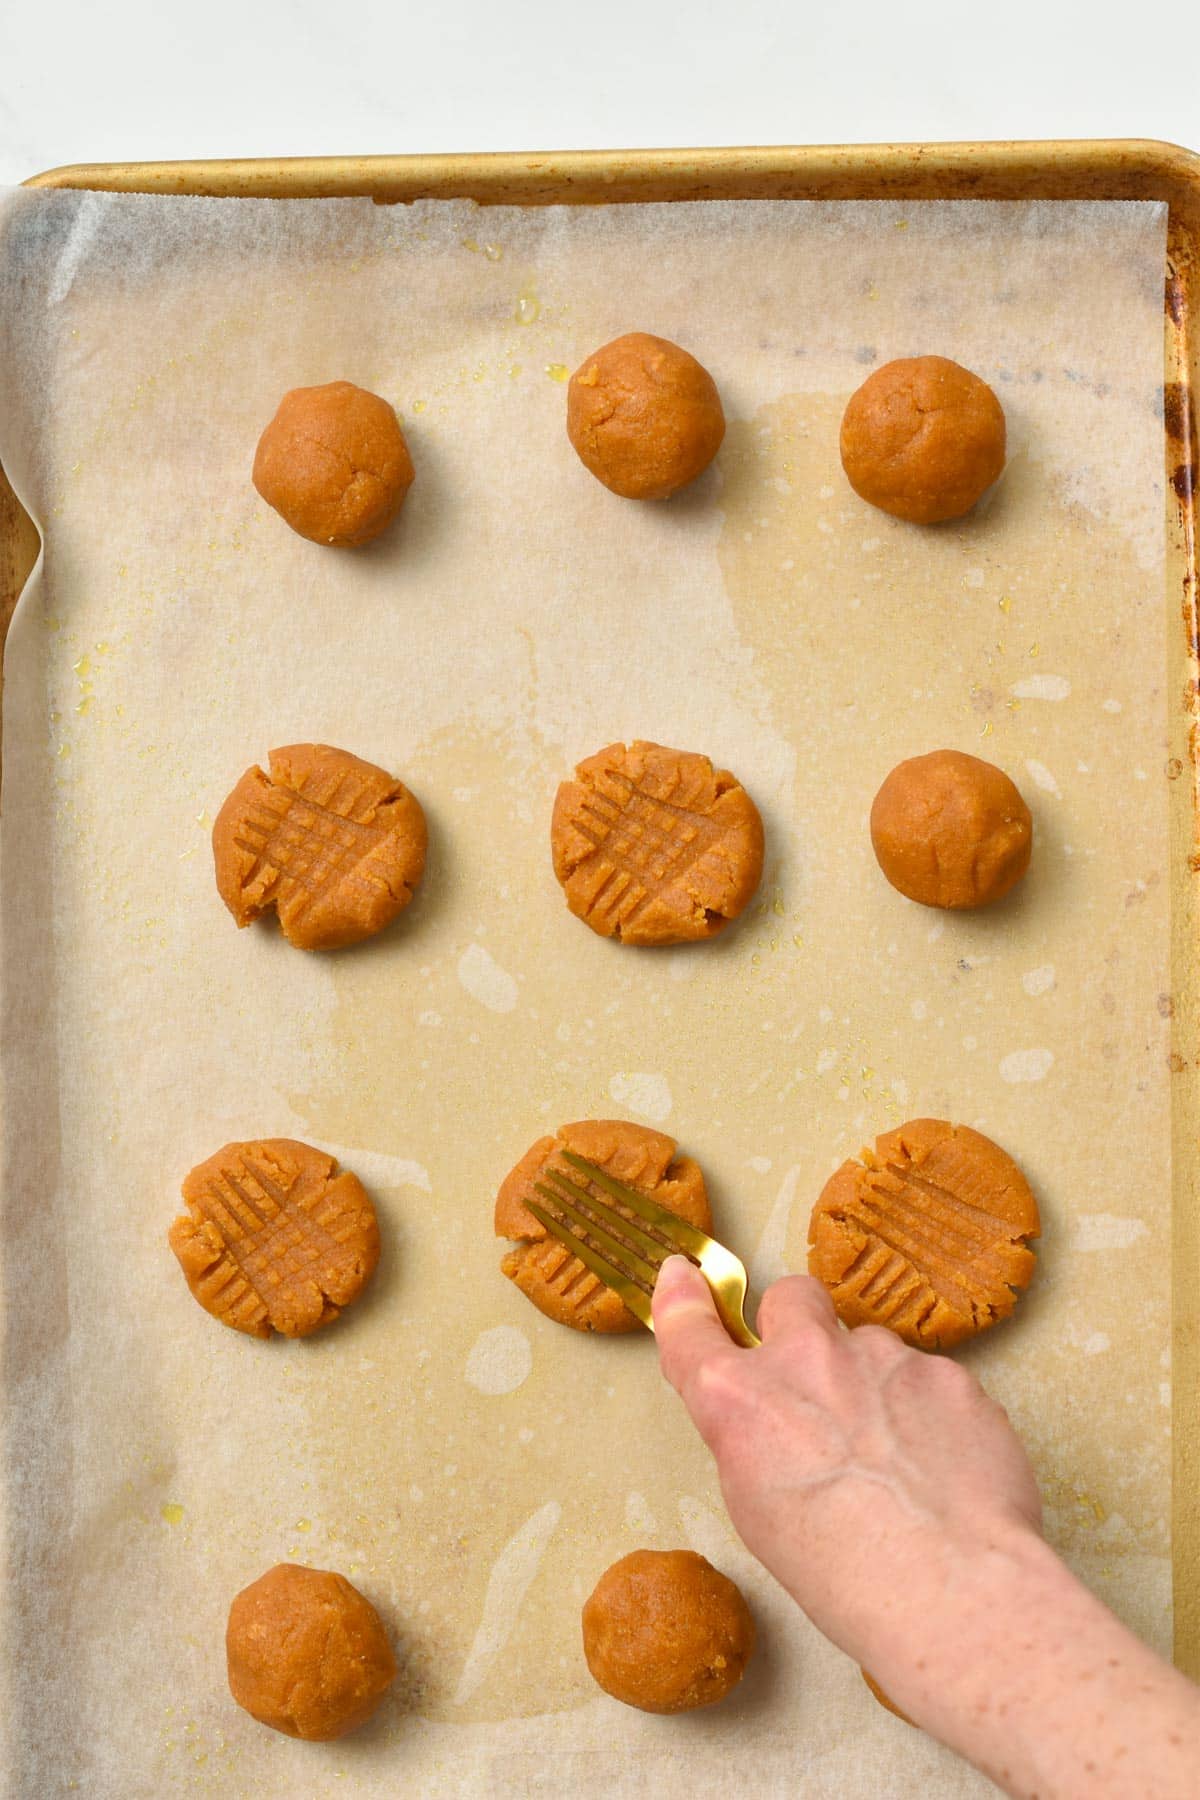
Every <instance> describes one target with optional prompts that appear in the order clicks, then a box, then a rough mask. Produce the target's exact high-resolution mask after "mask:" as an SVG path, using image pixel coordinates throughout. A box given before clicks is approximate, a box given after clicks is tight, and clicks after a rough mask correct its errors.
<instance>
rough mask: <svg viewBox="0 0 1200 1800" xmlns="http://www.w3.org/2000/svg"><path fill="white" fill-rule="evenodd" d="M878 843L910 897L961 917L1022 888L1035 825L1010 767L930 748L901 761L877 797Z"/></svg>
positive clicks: (883, 861) (874, 831)
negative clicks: (1011, 777) (1005, 768)
mask: <svg viewBox="0 0 1200 1800" xmlns="http://www.w3.org/2000/svg"><path fill="white" fill-rule="evenodd" d="M871 844H872V846H873V848H874V851H875V856H876V860H877V861H878V863H879V866H880V868H881V869H882V870H883V872H884V874H885V875H886V876H887V878H888V880H889V881H890V882H891V884H892V886H893V887H894V888H898V889H899V891H900V892H901V893H902V894H905V895H907V897H908V899H910V900H919V901H920V903H921V905H922V906H941V907H945V908H947V909H949V910H953V911H958V910H961V909H963V908H969V907H975V906H987V905H989V904H990V903H991V901H993V900H1000V899H1002V898H1003V897H1004V895H1005V894H1007V893H1008V892H1009V890H1010V889H1011V888H1014V887H1015V886H1016V885H1017V883H1018V881H1020V879H1021V877H1022V875H1024V873H1025V871H1026V869H1027V868H1028V867H1029V857H1030V853H1031V851H1032V849H1033V820H1032V819H1031V817H1030V815H1029V808H1028V807H1027V806H1026V804H1025V802H1024V800H1022V798H1021V796H1020V794H1019V793H1018V791H1017V789H1016V787H1015V786H1014V785H1013V783H1012V782H1011V781H1010V780H1009V778H1008V776H1007V775H1006V774H1005V773H1004V771H1003V769H998V768H996V766H995V764H994V763H989V762H983V761H981V759H980V758H979V757H978V756H967V755H965V754H964V753H963V751H961V750H931V751H930V752H929V754H928V755H927V756H912V757H909V759H908V761H907V762H902V763H897V765H896V767H895V768H894V769H893V770H892V772H891V774H890V775H889V776H888V778H887V780H886V781H885V782H884V784H883V786H882V787H881V788H880V790H879V792H878V793H877V794H876V796H875V801H874V804H873V805H872V807H871Z"/></svg>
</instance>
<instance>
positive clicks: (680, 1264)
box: [654, 1256, 692, 1293]
mask: <svg viewBox="0 0 1200 1800" xmlns="http://www.w3.org/2000/svg"><path fill="white" fill-rule="evenodd" d="M691 1268H692V1265H691V1263H690V1262H689V1261H688V1259H687V1257H686V1256H668V1258H667V1260H666V1262H665V1263H664V1264H663V1266H662V1268H661V1269H660V1270H659V1271H658V1280H657V1281H656V1282H655V1284H654V1285H655V1290H656V1291H660V1290H661V1291H662V1292H663V1293H667V1292H669V1291H670V1290H671V1289H672V1288H677V1287H684V1286H686V1285H687V1283H688V1282H689V1281H690V1280H691Z"/></svg>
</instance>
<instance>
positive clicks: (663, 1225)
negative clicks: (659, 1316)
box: [525, 1150, 762, 1350]
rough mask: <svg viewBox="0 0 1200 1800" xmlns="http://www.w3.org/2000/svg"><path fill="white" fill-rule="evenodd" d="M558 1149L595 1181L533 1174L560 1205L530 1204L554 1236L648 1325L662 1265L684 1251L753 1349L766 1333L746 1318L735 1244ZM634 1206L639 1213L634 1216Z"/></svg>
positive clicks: (735, 1331) (552, 1172) (732, 1329)
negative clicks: (719, 1240) (609, 1200)
mask: <svg viewBox="0 0 1200 1800" xmlns="http://www.w3.org/2000/svg"><path fill="white" fill-rule="evenodd" d="M559 1154H560V1155H561V1156H562V1159H563V1161H564V1162H566V1163H569V1164H570V1165H571V1167H572V1169H574V1170H575V1171H576V1172H577V1173H578V1174H579V1175H581V1176H582V1177H583V1179H584V1182H587V1183H590V1184H591V1186H590V1187H588V1186H583V1185H581V1184H580V1183H579V1182H577V1181H572V1180H571V1178H570V1176H568V1175H565V1174H564V1173H563V1172H562V1170H561V1169H558V1168H549V1169H545V1170H543V1179H542V1180H541V1181H535V1182H534V1184H533V1185H534V1191H535V1192H536V1193H539V1194H540V1195H541V1196H542V1198H543V1199H544V1200H546V1201H547V1202H549V1205H550V1206H552V1207H554V1208H555V1209H556V1210H554V1211H553V1212H552V1211H550V1210H549V1209H548V1207H543V1206H539V1205H538V1204H537V1202H536V1201H535V1200H527V1201H526V1203H525V1204H526V1205H527V1207H528V1208H529V1211H530V1212H531V1213H532V1214H533V1216H534V1218H535V1219H537V1220H538V1222H539V1223H540V1224H542V1225H544V1226H545V1228H546V1230H547V1231H548V1232H550V1234H551V1236H552V1237H556V1238H557V1239H558V1241H559V1243H560V1244H565V1245H566V1247H567V1249H568V1250H570V1251H571V1252H572V1253H573V1254H574V1255H575V1256H577V1257H578V1258H579V1260H580V1262H581V1263H583V1264H585V1265H586V1267H587V1268H589V1269H590V1270H591V1271H592V1274H593V1275H596V1276H598V1277H599V1279H600V1280H601V1281H602V1282H603V1283H604V1285H605V1287H609V1288H611V1289H612V1290H613V1293H614V1294H617V1295H618V1296H619V1297H620V1298H621V1299H622V1300H623V1301H624V1302H625V1304H626V1306H627V1307H628V1308H629V1310H630V1312H631V1313H633V1314H634V1316H635V1317H636V1318H639V1319H640V1320H641V1322H642V1324H643V1325H645V1326H647V1327H648V1328H649V1329H650V1330H651V1331H653V1330H654V1319H653V1316H652V1314H651V1311H650V1299H651V1296H652V1295H653V1293H654V1284H655V1282H656V1281H657V1280H658V1271H659V1270H660V1269H661V1267H662V1265H663V1263H664V1262H665V1261H666V1259H667V1257H668V1256H686V1257H687V1259H688V1261H689V1262H691V1263H694V1264H695V1265H696V1267H697V1268H698V1269H699V1271H700V1273H701V1274H702V1275H703V1277H704V1279H705V1280H706V1281H707V1283H708V1285H709V1287H710V1288H711V1289H712V1297H713V1300H714V1302H715V1304H716V1308H717V1312H718V1313H719V1314H720V1318H721V1323H722V1325H724V1327H725V1329H726V1331H727V1332H728V1333H729V1335H730V1337H731V1338H732V1339H733V1341H734V1343H735V1344H741V1345H742V1346H743V1347H744V1348H745V1349H747V1350H751V1349H753V1348H754V1347H755V1346H756V1345H757V1344H759V1343H760V1342H761V1341H762V1340H761V1339H760V1338H758V1337H756V1336H755V1334H754V1333H753V1332H752V1331H751V1329H750V1327H749V1326H748V1325H747V1323H746V1319H745V1315H744V1313H743V1310H742V1309H743V1307H744V1305H745V1301H746V1271H745V1269H744V1268H743V1266H742V1264H741V1263H740V1262H739V1261H738V1259H737V1257H736V1256H735V1255H734V1254H733V1252H732V1250H726V1248H725V1246H724V1244H718V1243H717V1242H716V1241H715V1239H713V1238H710V1237H708V1236H706V1234H705V1233H704V1232H703V1231H697V1229H696V1227H695V1226H694V1225H689V1224H688V1222H687V1220H686V1219H681V1218H679V1217H678V1216H677V1215H676V1214H675V1213H673V1212H670V1211H668V1209H667V1208H666V1207H665V1206H659V1205H658V1204H657V1203H656V1202H655V1201H653V1200H648V1199H647V1198H646V1196H645V1194H640V1193H639V1192H638V1190H637V1189H636V1188H631V1187H626V1185H625V1183H624V1182H622V1181H616V1180H614V1179H613V1177H612V1176H611V1175H608V1174H606V1173H605V1171H604V1170H603V1169H598V1168H597V1167H596V1165H595V1164H594V1163H590V1162H588V1161H587V1160H586V1159H585V1158H584V1157H582V1156H576V1154H575V1152H574V1151H573V1150H563V1151H560V1153H559ZM597 1188H598V1189H600V1190H602V1192H603V1193H605V1194H610V1195H611V1196H612V1198H613V1199H614V1200H616V1201H618V1202H619V1203H620V1206H621V1207H622V1208H624V1209H625V1210H623V1211H618V1210H617V1208H616V1207H613V1206H609V1205H608V1204H607V1202H606V1201H604V1200H602V1199H601V1198H600V1195H599V1194H598V1193H596V1192H595V1189H597ZM631 1213H632V1214H634V1215H635V1216H634V1217H632V1218H631V1217H630V1216H629V1215H630V1214H631Z"/></svg>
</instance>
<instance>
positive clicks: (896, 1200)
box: [808, 1119, 1040, 1350]
mask: <svg viewBox="0 0 1200 1800" xmlns="http://www.w3.org/2000/svg"><path fill="white" fill-rule="evenodd" d="M1039 1229H1040V1221H1039V1218H1038V1207H1037V1201H1036V1200H1035V1199H1034V1197H1033V1194H1032V1193H1031V1192H1030V1189H1029V1183H1028V1182H1027V1181H1026V1179H1025V1177H1024V1176H1023V1175H1022V1173H1021V1171H1020V1169H1018V1167H1017V1165H1016V1163H1015V1162H1014V1161H1013V1160H1012V1157H1011V1156H1008V1155H1007V1154H1006V1153H1005V1152H1004V1151H1003V1150H1001V1148H1000V1146H999V1145H998V1144H993V1143H992V1141H991V1139H990V1138H986V1137H984V1136H983V1135H982V1134H981V1133H980V1132H978V1131H972V1130H971V1129H970V1127H969V1126H967V1125H950V1124H947V1122H946V1121H945V1120H944V1119H913V1120H912V1121H911V1122H910V1123H909V1124H907V1125H901V1126H899V1127H898V1128H897V1129H896V1130H895V1131H885V1132H884V1134H883V1136H882V1137H879V1138H876V1140H875V1148H874V1150H863V1151H862V1152H861V1153H860V1160H859V1161H858V1162H854V1161H851V1162H844V1163H843V1164H842V1166H841V1168H840V1169H838V1170H837V1172H836V1174H834V1175H832V1176H831V1177H830V1179H829V1180H828V1181H827V1182H826V1184H825V1188H824V1190H823V1192H822V1194H821V1197H820V1199H819V1200H818V1201H817V1204H816V1206H815V1207H814V1208H813V1214H812V1220H811V1222H810V1224H809V1231H808V1236H809V1251H808V1268H809V1273H810V1274H812V1275H816V1276H817V1277H818V1278H819V1279H820V1280H821V1281H823V1282H824V1283H825V1286H826V1287H827V1288H828V1289H829V1291H830V1293H831V1295H832V1296H833V1303H834V1306H835V1307H836V1308H837V1313H838V1317H839V1318H840V1319H842V1320H843V1321H844V1323H845V1324H847V1325H886V1326H887V1327H888V1328H889V1329H890V1330H891V1331H894V1332H896V1334H897V1336H899V1337H902V1338H903V1339H904V1341H905V1343H906V1344H913V1345H915V1346H916V1347H917V1349H919V1350H948V1349H950V1347H951V1346H952V1345H954V1344H959V1343H961V1342H962V1341H963V1339H964V1338H969V1337H974V1336H976V1334H977V1333H979V1332H981V1331H985V1330H986V1329H987V1327H988V1326H989V1325H995V1324H996V1323H997V1321H998V1320H1000V1319H1006V1318H1008V1316H1009V1314H1010V1313H1011V1312H1012V1310H1013V1308H1014V1306H1015V1305H1016V1301H1017V1296H1018V1294H1020V1293H1021V1292H1022V1291H1023V1290H1024V1289H1025V1288H1027V1287H1028V1286H1029V1282H1030V1278H1031V1277H1032V1275H1033V1269H1034V1261H1035V1259H1034V1254H1033V1251H1032V1250H1031V1249H1030V1248H1029V1243H1028V1240H1029V1239H1030V1238H1034V1237H1036V1236H1037V1235H1038V1231H1039Z"/></svg>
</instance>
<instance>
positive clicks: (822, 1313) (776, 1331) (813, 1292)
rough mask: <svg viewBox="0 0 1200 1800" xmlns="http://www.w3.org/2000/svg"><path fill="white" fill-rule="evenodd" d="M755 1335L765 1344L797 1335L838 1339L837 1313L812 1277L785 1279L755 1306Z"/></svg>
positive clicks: (826, 1293) (787, 1276) (820, 1283)
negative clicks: (817, 1334) (809, 1333)
mask: <svg viewBox="0 0 1200 1800" xmlns="http://www.w3.org/2000/svg"><path fill="white" fill-rule="evenodd" d="M757 1324H758V1335H759V1336H760V1337H761V1338H762V1341H763V1343H764V1344H769V1343H770V1342H771V1341H772V1339H774V1338H780V1337H790V1336H792V1335H793V1334H794V1333H796V1332H799V1331H814V1330H815V1331H820V1332H822V1333H823V1334H824V1335H825V1336H827V1337H831V1338H832V1337H836V1336H837V1335H838V1320H837V1313H836V1312H835V1311H834V1306H833V1301H832V1300H831V1299H830V1297H829V1289H828V1288H827V1287H826V1286H825V1284H824V1282H821V1281H818V1280H817V1278H816V1276H815V1275H785V1276H784V1277H783V1279H782V1280H781V1281H774V1282H772V1283H771V1286H770V1287H769V1288H768V1289H767V1291H766V1293H765V1294H764V1295H763V1297H762V1299H761V1300H760V1301H759V1303H758V1320H757Z"/></svg>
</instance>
